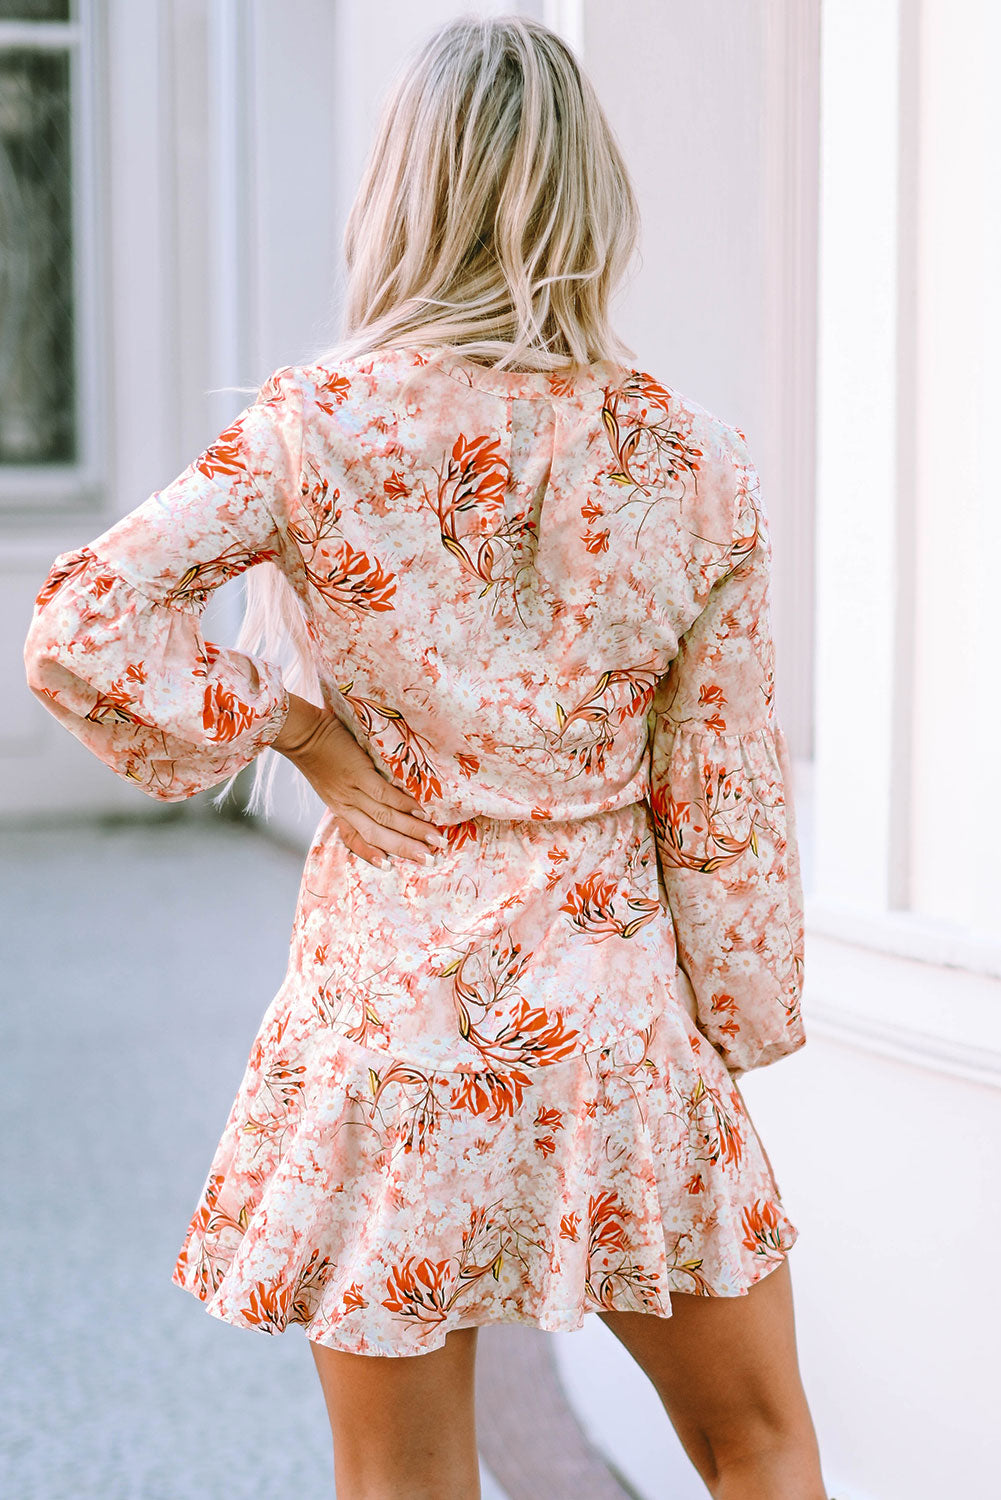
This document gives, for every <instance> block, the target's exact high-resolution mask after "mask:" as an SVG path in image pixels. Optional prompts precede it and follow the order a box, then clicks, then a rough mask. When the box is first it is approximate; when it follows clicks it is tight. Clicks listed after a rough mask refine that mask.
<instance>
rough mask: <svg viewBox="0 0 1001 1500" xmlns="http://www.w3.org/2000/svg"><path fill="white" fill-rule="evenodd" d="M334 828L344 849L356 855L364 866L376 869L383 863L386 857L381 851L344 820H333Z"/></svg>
mask: <svg viewBox="0 0 1001 1500" xmlns="http://www.w3.org/2000/svg"><path fill="white" fill-rule="evenodd" d="M334 827H335V828H336V829H337V832H338V833H339V834H340V836H341V843H342V844H343V845H344V847H345V848H346V849H350V850H351V853H352V854H357V856H358V858H359V859H363V860H364V861H365V863H366V864H369V865H375V866H376V868H377V869H378V868H381V866H382V865H383V864H384V863H385V859H386V856H385V854H384V853H383V851H382V850H381V849H377V848H376V847H375V845H374V844H370V843H368V842H367V841H366V840H365V839H363V838H362V836H361V834H360V833H359V832H358V831H357V829H354V828H352V827H351V824H350V823H349V822H348V821H347V820H346V819H345V818H335V819H334Z"/></svg>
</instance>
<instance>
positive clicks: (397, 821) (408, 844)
mask: <svg viewBox="0 0 1001 1500" xmlns="http://www.w3.org/2000/svg"><path fill="white" fill-rule="evenodd" d="M335 810H336V811H337V812H338V813H339V814H340V816H341V817H342V818H346V819H347V820H348V821H349V822H350V824H351V826H352V827H353V828H354V829H355V831H356V832H357V833H359V834H360V835H361V837H362V838H363V839H365V840H366V841H367V842H368V843H369V844H371V845H374V846H375V848H377V849H381V850H384V851H385V853H386V854H391V855H394V856H395V857H397V858H402V859H413V860H417V861H418V862H419V863H424V861H425V860H427V859H428V858H429V850H435V849H440V848H443V847H444V840H443V839H442V838H441V836H440V835H439V834H438V833H437V832H436V830H435V829H433V828H428V827H426V826H425V827H423V828H421V829H420V830H419V832H420V835H421V836H419V837H416V838H412V837H409V836H408V835H407V833H406V831H405V828H406V827H408V826H410V827H412V826H414V825H416V824H420V823H421V821H422V820H421V819H418V818H409V817H408V816H407V814H406V813H397V812H394V811H393V810H392V808H378V809H376V811H375V816H371V815H369V814H368V813H367V812H365V811H364V809H363V808H361V807H357V806H354V807H338V808H337V809H335ZM425 835H426V836H425Z"/></svg>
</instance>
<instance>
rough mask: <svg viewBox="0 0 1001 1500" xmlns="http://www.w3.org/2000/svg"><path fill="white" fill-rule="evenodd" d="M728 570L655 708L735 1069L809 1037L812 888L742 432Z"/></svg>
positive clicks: (691, 905) (665, 779)
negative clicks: (804, 872)
mask: <svg viewBox="0 0 1001 1500" xmlns="http://www.w3.org/2000/svg"><path fill="white" fill-rule="evenodd" d="M731 446H732V463H731V464H730V466H729V474H730V476H731V477H730V478H729V479H728V480H727V481H726V482H727V484H728V488H729V487H730V486H732V488H730V494H731V496H732V514H733V528H732V539H731V545H730V551H729V556H728V558H727V567H726V571H725V573H724V574H723V576H721V577H720V578H719V579H717V581H716V583H715V585H714V586H713V588H712V590H711V592H710V595H709V597H708V600H707V602H706V604H705V607H704V608H703V610H702V612H701V614H700V615H699V616H698V618H697V619H695V620H694V621H693V623H692V624H691V625H690V627H689V629H688V630H687V631H686V632H685V635H684V636H683V637H682V639H681V642H680V645H679V651H678V654H677V656H676V658H675V660H674V661H673V662H672V664H671V666H670V669H669V671H668V673H667V674H666V676H665V677H664V678H663V679H662V680H661V682H660V683H658V685H657V691H656V695H655V699H654V705H653V708H652V710H651V715H650V717H651V723H652V735H651V805H652V809H653V817H654V826H655V831H656V841H657V850H658V855H659V859H660V865H661V872H662V875H663V880H664V886H665V890H666V893H667V897H668V903H669V905H670V908H671V913H672V916H673V918H674V926H675V933H676V936H677V944H678V957H679V962H680V964H682V965H683V967H684V970H685V971H686V972H687V975H688V977H689V979H690V980H691V985H692V988H693V990H694V995H695V1004H696V1012H697V1025H698V1027H699V1029H700V1030H701V1031H702V1033H703V1034H704V1035H705V1036H706V1037H707V1039H708V1040H709V1041H710V1042H711V1043H712V1044H713V1046H714V1047H715V1048H716V1049H717V1051H718V1052H720V1054H721V1055H722V1057H723V1059H724V1061H725V1062H726V1065H727V1067H728V1069H730V1071H731V1072H732V1073H733V1075H734V1076H735V1077H739V1076H740V1074H741V1073H743V1072H745V1071H746V1070H747V1069H749V1068H757V1067H762V1066H764V1065H766V1064H767V1063H770V1062H772V1061H774V1060H775V1059H776V1058H779V1057H783V1056H785V1055H786V1054H787V1053H790V1052H794V1051H796V1050H797V1049H798V1048H799V1047H801V1046H802V1045H803V1044H804V1042H805V1040H806V1037H805V1034H804V1030H803V1020H802V1015H801V1011H800V999H801V995H802V989H803V893H802V888H801V884H800V868H799V850H798V846H797V842H796V824H795V809H794V805H793V788H792V777H791V768H790V763H789V754H788V749H787V746H786V742H785V737H784V735H783V733H782V729H781V727H780V725H779V723H778V720H777V718H776V715H775V707H774V700H773V692H774V642H773V638H772V624H771V558H772V551H771V541H770V536H769V530H768V523H767V517H766V514H765V511H764V508H763V506H762V503H761V498H760V494H759V484H758V476H757V473H756V471H755V469H754V466H753V464H752V463H751V461H750V459H749V457H748V456H747V453H746V450H745V448H744V445H743V442H742V441H740V440H739V435H738V434H737V432H736V429H734V430H733V437H732V445H731Z"/></svg>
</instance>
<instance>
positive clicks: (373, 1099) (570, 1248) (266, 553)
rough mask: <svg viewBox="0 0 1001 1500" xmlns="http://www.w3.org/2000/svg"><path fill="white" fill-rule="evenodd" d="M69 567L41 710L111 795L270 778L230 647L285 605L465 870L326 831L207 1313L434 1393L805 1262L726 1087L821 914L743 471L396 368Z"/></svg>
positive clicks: (792, 1017)
mask: <svg viewBox="0 0 1001 1500" xmlns="http://www.w3.org/2000/svg"><path fill="white" fill-rule="evenodd" d="M78 541H80V542H84V543H85V544H84V545H77V546H75V547H74V548H73V549H72V550H69V551H67V552H64V553H62V554H60V555H59V556H58V557H57V558H55V560H54V562H53V564H52V567H51V569H50V571H49V574H48V576H47V577H46V578H45V579H44V580H40V587H39V589H38V593H37V597H36V599H35V603H34V607H33V612H32V619H31V624H30V628H29V632H28V636H27V639H26V642H25V668H26V674H27V680H28V683H29V685H30V687H31V690H32V692H33V693H34V694H35V696H36V698H37V699H38V701H39V702H40V703H41V704H42V705H43V706H44V707H45V709H46V711H47V712H48V713H50V714H52V715H53V717H54V718H55V719H56V720H57V721H58V722H59V723H61V724H62V725H63V726H64V727H65V728H66V729H68V730H69V731H70V732H71V733H72V734H74V735H75V736H76V737H77V738H78V739H79V740H80V741H81V743H82V744H83V745H84V746H85V747H86V748H87V749H89V750H90V751H91V752H92V753H93V754H94V755H96V756H97V757H98V758H99V759H100V760H101V761H102V762H103V763H104V764H105V765H106V766H107V767H109V768H110V770H111V771H112V772H114V773H115V774H116V775H118V776H120V777H121V778H123V779H124V780H125V781H127V782H128V783H130V785H131V786H132V787H134V788H135V789H136V790H137V791H139V792H142V793H144V794H145V795H147V796H148V797H151V798H153V799H155V800H158V801H165V802H170V801H181V800H184V799H185V798H188V797H191V796H193V795H195V794H196V793H198V792H201V791H204V790H206V789H207V788H210V787H214V786H217V785H219V784H221V783H222V782H224V781H225V780H226V779H227V778H229V777H231V776H233V775H234V774H235V773H236V772H237V771H239V770H241V769H242V768H243V767H245V766H247V765H249V764H250V763H251V762H252V761H253V759H254V758H255V757H256V756H257V755H258V754H260V753H261V752H262V751H264V750H266V749H267V748H268V747H269V746H270V744H271V742H272V741H273V739H274V737H275V735H276V734H277V733H278V730H279V728H280V727H281V725H282V723H283V722H284V719H285V716H286V714H287V712H288V701H289V700H288V691H287V689H286V687H285V683H284V679H283V675H282V671H281V669H280V667H279V665H278V664H277V663H276V662H274V661H270V660H267V659H266V658H264V657H261V656H256V655H251V654H249V653H247V652H243V651H239V650H237V649H236V648H235V647H231V646H227V645H225V644H222V643H220V642H216V641H212V640H209V639H206V637H205V635H204V633H203V629H202V621H203V616H204V611H205V607H206V604H207V602H208V600H209V599H210V598H211V597H212V595H213V593H214V591H215V590H216V589H217V588H218V587H220V586H221V585H222V584H224V583H226V582H229V581H231V580H232V579H233V578H235V577H237V576H239V575H240V574H241V573H242V572H244V571H245V570H247V569H250V568H253V567H257V566H259V565H261V564H265V563H266V564H267V565H268V566H270V567H272V568H275V569H278V570H279V571H280V572H281V573H282V574H283V575H284V577H285V579H286V581H287V583H288V586H289V588H290V590H291V591H292V593H293V595H294V596H295V599H296V601H297V608H298V609H299V611H300V613H301V618H302V622H303V629H304V640H305V642H306V645H307V649H308V650H309V651H310V652H311V653H312V654H313V657H314V665H315V667H316V669H317V674H318V677H319V680H320V682H321V683H322V684H323V688H324V701H325V703H326V705H327V707H328V708H329V709H330V710H331V711H333V712H335V713H337V714H338V715H339V716H340V717H341V718H342V719H343V720H344V722H345V723H346V724H347V725H348V727H349V728H350V729H351V731H352V733H353V734H354V735H355V736H356V738H357V739H358V740H359V742H360V743H361V744H362V745H364V746H365V747H366V748H367V749H368V750H369V752H370V754H371V756H372V758H373V761H374V762H375V764H376V765H377V766H378V768H379V769H380V771H381V772H382V774H383V775H384V776H385V777H386V778H387V779H388V780H390V781H391V782H393V783H394V784H395V785H397V786H400V787H403V788H405V789H407V790H408V791H410V792H411V794H412V795H413V796H415V797H416V798H417V799H418V801H419V802H420V803H421V804H422V807H423V809H424V811H425V813H426V814H427V816H428V820H429V822H431V823H432V824H433V826H434V827H435V828H436V829H437V830H438V831H439V832H440V833H441V834H442V835H443V838H444V848H443V850H442V852H441V853H439V854H438V855H437V856H436V857H435V859H434V861H433V863H432V864H430V865H428V866H426V867H425V866H420V865H416V864H414V863H413V862H410V861H404V860H392V859H391V860H389V861H388V862H387V863H386V864H385V865H383V866H382V867H379V868H376V867H374V866H371V865H369V864H368V863H367V862H366V861H364V860H361V859H359V858H358V857H357V856H355V855H354V854H352V853H351V851H350V850H348V849H347V847H346V845H345V844H344V842H343V840H342V839H341V837H340V835H339V833H338V831H337V829H336V826H335V819H334V815H333V813H332V812H331V811H329V810H324V812H323V814H322V816H321V818H320V820H319V822H318V825H317V828H316V830H315V832H314V835H313V839H312V841H311V844H310V848H309V852H308V854H307V856H306V859H305V864H304V868H303V872H302V880H301V885H300V890H299V896H298V901H297V905H296V911H295V917H294V921H293V925H292V932H291V940H290V946H289V955H288V967H287V971H286V974H285V978H284V980H283V982H282V985H281V988H280V989H279V991H278V993H277V994H276V995H275V996H274V998H273V1000H272V1003H271V1004H270V1005H269V1006H268V1008H267V1010H266V1012H265V1014H264V1017H263V1019H262V1021H261V1024H260V1026H259V1028H258V1033H257V1036H256V1037H255V1039H254V1042H253V1045H252V1047H251V1049H250V1053H249V1057H248V1059H247V1064H246V1068H245V1071H244V1076H243V1078H242V1080H241V1083H240V1087H239V1090H238V1092H237V1095H236V1098H235V1099H234V1102H233V1107H232V1110H231V1113H230V1116H229V1119H228V1120H227V1122H226V1126H225V1129H224V1131H223V1133H222V1136H221V1138H220V1140H219V1142H218V1146H217V1148H216V1151H215V1153H214V1155H213V1157H212V1159H211V1162H210V1163H209V1164H208V1165H209V1170H208V1172H207V1175H206V1178H205V1181H204V1186H203V1189H202V1192H201V1194H200V1196H199V1197H198V1199H197V1201H196V1203H195V1205H194V1211H193V1213H192V1215H191V1217H190V1220H189V1223H188V1225H187V1228H186V1231H185V1234H184V1236H183V1243H182V1244H181V1247H180V1249H179V1252H178V1255H177V1259H176V1263H175V1265H174V1268H173V1272H172V1278H173V1281H174V1283H175V1284H176V1285H177V1286H178V1287H180V1288H182V1289H184V1290H186V1291H188V1292H190V1293H192V1294H193V1295H194V1296H195V1297H196V1298H197V1299H198V1300H199V1301H200V1302H201V1303H202V1304H203V1305H204V1306H205V1307H206V1308H207V1309H208V1311H209V1312H210V1313H212V1314H213V1315H214V1316H216V1317H219V1318H221V1319H224V1320H225V1321H228V1322H230V1323H232V1324H234V1325H235V1326H238V1327H242V1328H248V1329H256V1330H258V1331H263V1332H266V1333H269V1334H276V1333H281V1332H282V1331H283V1330H284V1329H286V1328H288V1327H289V1326H291V1325H297V1326H300V1327H302V1328H303V1329H304V1330H305V1331H306V1333H307V1334H308V1335H309V1337H310V1338H311V1339H314V1340H316V1341H317V1342H318V1343H321V1344H325V1345H328V1346H329V1347H332V1348H339V1349H343V1350H347V1351H349V1352H353V1353H360V1354H381V1355H386V1354H388V1355H407V1354H415V1353H420V1352H424V1351H426V1350H428V1349H433V1348H440V1347H441V1345H442V1344H443V1343H444V1341H445V1339H446V1337H447V1335H448V1332H449V1331H450V1330H451V1329H452V1328H456V1327H462V1326H468V1325H470V1324H475V1323H489V1322H495V1321H522V1322H529V1323H533V1324H535V1325H536V1326H539V1327H543V1328H548V1329H554V1330H555V1329H572V1328H579V1327H580V1326H581V1323H582V1321H583V1319H584V1317H585V1316H586V1315H587V1313H588V1312H593V1311H600V1310H605V1309H617V1308H618V1309H630V1310H633V1311H643V1312H648V1313H653V1314H655V1315H659V1316H670V1313H671V1296H672V1294H673V1293H674V1292H687V1293H693V1292H694V1293H695V1294H697V1295H702V1296H737V1295H740V1294H741V1293H742V1292H744V1291H746V1290H747V1288H748V1287H749V1286H751V1285H752V1284H753V1283H754V1282H755V1281H757V1280H758V1279H760V1277H762V1276H764V1275H766V1274H768V1272H769V1271H770V1269H771V1268H772V1267H773V1266H775V1265H776V1264H777V1263H778V1262H779V1261H780V1260H781V1259H782V1258H783V1257H784V1256H785V1255H786V1254H787V1253H788V1251H789V1249H790V1247H791V1246H792V1245H793V1244H794V1243H795V1239H796V1234H797V1231H796V1228H795V1225H794V1224H793V1223H792V1222H791V1221H790V1219H789V1218H788V1217H787V1215H786V1212H785V1209H784V1207H783V1204H782V1201H781V1199H780V1197H779V1194H778V1189H777V1186H776V1184H775V1180H774V1178H773V1176H772V1173H771V1169H770V1166H769V1164H768V1162H767V1160H766V1158H765V1155H764V1150H763V1148H762V1147H761V1145H760V1142H759V1140H758V1138H757V1135H756V1133H755V1132H754V1130H753V1129H752V1128H751V1126H750V1122H749V1120H748V1118H747V1115H746V1111H745V1109H744V1105H743V1101H742V1100H741V1098H740V1095H739V1093H738V1091H737V1088H736V1083H735V1080H736V1079H737V1078H738V1077H739V1076H740V1074H741V1073H742V1072H743V1071H745V1070H747V1069H749V1068H757V1067H761V1066H765V1065H767V1064H769V1063H771V1062H773V1061H775V1060H776V1059H778V1058H781V1057H783V1056H787V1055H788V1054H790V1053H793V1052H795V1051H796V1050H797V1049H798V1048H799V1047H801V1046H802V1045H803V1043H804V1041H805V1034H804V1029H803V1018H802V1013H801V1006H800V1001H801V995H802V986H803V929H802V891H801V887H800V875H799V860H798V848H797V843H796V835H795V824H794V807H793V803H792V783H791V777H790V768H789V761H788V751H787V749H786V745H785V740H784V738H783V735H782V731H781V729H780V727H779V724H778V722H777V720H776V717H775V691H774V688H775V682H774V651H773V643H772V635H771V619H770V564H771V542H770V537H769V531H768V525H767V518H766V514H765V511H764V508H763V505H762V501H761V497H760V494H759V486H758V482H757V475H756V472H755V470H754V467H753V464H752V463H751V461H750V458H749V456H748V453H747V448H746V440H745V438H744V436H743V434H742V433H741V432H740V431H739V429H736V428H734V427H732V426H729V425H728V424H726V423H724V422H722V421H720V420H719V419H718V418H716V417H714V416H712V415H711V414H710V413H708V412H706V411H705V410H704V409H703V408H701V407H699V406H697V405H696V404H695V403H693V402H690V401H687V400H686V399H685V398H684V397H683V396H681V395H680V394H679V393H678V392H677V391H674V390H673V389H671V388H669V387H668V386H665V385H663V384H662V383H660V382H658V381H656V380H654V379H653V377H652V376H650V375H648V374H646V373H645V372H643V371H637V370H629V369H624V368H623V367H621V366H619V365H616V364H614V363H612V362H608V361H600V362H597V363H596V364H595V365H593V366H591V367H590V368H588V369H585V370H583V371H580V372H578V373H576V374H574V375H573V376H572V377H571V376H564V375H563V374H560V373H557V374H552V375H550V374H546V373H543V372H539V373H535V374H533V373H527V372H524V371H496V370H490V369H487V368H486V367H484V366H481V365H477V364H475V363H474V362H473V361H471V360H465V359H463V358H462V357H461V356H459V355H456V354H455V353H454V352H453V351H444V350H441V349H436V348H433V347H431V346H427V347H422V348H419V349H410V350H404V349H398V350H391V349H383V350H379V351H375V352H374V353H370V354H367V355H364V356H359V357H357V358H354V359H348V360H344V361H343V362H339V363H338V364H337V367H336V368H332V367H330V366H328V365H326V364H324V363H323V362H314V363H312V364H309V365H297V366H287V367H283V368H281V369H279V370H276V371H275V372H274V373H273V374H272V375H271V376H270V377H269V378H268V379H267V380H266V381H265V382H264V384H263V385H262V387H261V389H260V391H259V393H258V396H257V399H256V400H255V401H253V402H252V403H251V404H250V405H249V406H248V407H246V409H245V410H244V411H243V412H241V413H240V414H239V415H238V416H237V417H236V418H235V419H234V420H233V421H232V422H231V423H230V424H229V425H228V426H227V427H226V429H225V430H224V431H223V432H221V433H220V434H219V436H218V438H216V440H215V441H214V442H213V443H210V444H209V446H208V447H207V448H206V449H205V451H204V452H203V453H202V454H200V455H199V456H198V457H197V458H196V459H195V460H194V461H193V462H192V463H191V464H189V465H188V467H187V468H186V469H185V470H183V471H182V473H181V474H179V475H178V476H177V477H176V478H175V479H174V480H173V481H172V482H171V483H169V484H167V485H166V486H165V487H164V488H163V489H161V490H159V491H157V492H155V493H154V494H153V495H151V496H149V498H148V499H147V500H146V501H144V502H143V503H142V504H140V505H139V506H137V508H136V509H135V510H133V511H132V512H131V513H130V514H128V515H126V516H125V517H123V518H122V519H121V520H119V521H117V522H115V523H114V524H113V525H111V526H109V527H108V529H107V530H106V531H104V532H103V533H102V534H101V535H100V536H98V537H96V538H94V539H93V540H91V541H86V539H85V538H80V539H78ZM679 964H681V965H683V967H684V974H685V975H686V976H687V978H688V979H690V981H691V990H690V993H687V994H686V992H685V989H684V986H683V985H682V984H681V975H682V970H681V968H679Z"/></svg>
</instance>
